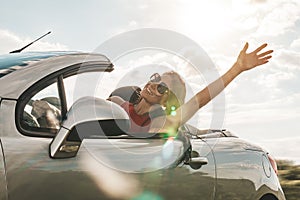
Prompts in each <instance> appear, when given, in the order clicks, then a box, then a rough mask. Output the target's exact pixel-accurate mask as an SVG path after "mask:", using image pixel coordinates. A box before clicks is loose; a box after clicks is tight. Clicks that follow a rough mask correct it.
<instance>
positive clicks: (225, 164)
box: [206, 137, 281, 200]
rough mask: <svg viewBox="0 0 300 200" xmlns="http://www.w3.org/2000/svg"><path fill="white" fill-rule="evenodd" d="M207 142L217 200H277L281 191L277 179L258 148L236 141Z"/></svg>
mask: <svg viewBox="0 0 300 200" xmlns="http://www.w3.org/2000/svg"><path fill="white" fill-rule="evenodd" d="M206 140H207V142H208V143H209V144H210V145H211V146H212V149H213V152H214V156H215V159H216V166H217V169H216V170H217V193H216V199H222V200H223V199H228V200H229V199H235V198H238V199H259V198H261V197H262V196H263V195H264V194H266V193H270V194H273V195H274V196H278V192H280V189H281V188H280V184H279V181H278V178H277V175H276V174H275V172H274V170H273V169H272V167H271V164H270V162H269V161H268V160H266V159H265V158H266V156H267V155H266V153H265V151H263V149H262V148H261V147H259V146H256V145H254V144H251V143H250V142H248V141H245V140H242V139H240V138H236V137H231V138H230V137H221V138H214V139H212V138H210V139H206ZM263 162H266V163H265V165H263ZM264 167H267V169H264ZM266 170H269V172H268V173H269V174H268V176H267V173H266ZM274 183H275V184H274ZM235 188H239V189H238V190H236V189H235ZM228 191H231V192H230V193H228Z"/></svg>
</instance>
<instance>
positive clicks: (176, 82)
mask: <svg viewBox="0 0 300 200" xmlns="http://www.w3.org/2000/svg"><path fill="white" fill-rule="evenodd" d="M162 75H163V76H170V77H171V80H172V81H171V85H170V86H169V87H170V88H169V90H170V91H169V94H168V95H169V96H168V99H167V101H166V104H165V107H166V113H167V114H171V112H172V110H174V109H177V108H179V107H180V106H181V105H182V104H183V103H184V100H185V95H186V87H185V83H184V81H183V79H182V78H181V77H180V75H179V74H178V73H177V72H174V71H169V72H165V73H163V74H162Z"/></svg>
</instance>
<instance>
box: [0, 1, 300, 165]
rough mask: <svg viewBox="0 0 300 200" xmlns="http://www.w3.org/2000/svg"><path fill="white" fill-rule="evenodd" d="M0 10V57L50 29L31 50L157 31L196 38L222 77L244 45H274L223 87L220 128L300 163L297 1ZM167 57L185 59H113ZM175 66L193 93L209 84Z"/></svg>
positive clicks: (13, 4) (38, 5)
mask: <svg viewBox="0 0 300 200" xmlns="http://www.w3.org/2000/svg"><path fill="white" fill-rule="evenodd" d="M0 13H1V14H0V41H1V45H0V53H1V54H6V53H8V52H10V51H12V50H15V49H18V48H20V47H22V46H24V45H26V44H28V43H29V42H31V41H33V40H34V39H36V38H38V37H39V36H41V35H43V34H45V33H47V32H48V31H52V33H51V34H50V35H48V36H47V37H45V38H43V39H42V40H41V41H39V42H37V43H35V44H33V45H32V46H30V47H29V48H28V49H26V51H48V50H71V51H86V52H93V51H95V50H96V49H97V48H98V47H99V45H101V44H103V43H104V42H105V41H107V40H109V39H111V38H112V37H114V36H116V35H118V34H122V33H126V32H128V31H133V30H138V29H143V28H154V29H164V30H169V31H173V32H176V33H178V34H181V35H184V36H185V37H187V38H189V39H190V40H192V41H194V42H196V43H197V44H198V45H199V46H200V47H201V48H202V49H203V50H204V51H205V52H206V53H207V54H208V56H209V58H210V59H211V60H212V62H213V63H214V65H215V68H216V69H217V71H218V73H219V74H223V73H224V72H226V70H228V69H229V68H230V67H231V66H232V64H233V63H234V61H235V59H236V57H237V55H238V53H239V51H240V50H241V49H242V47H243V45H244V44H245V42H249V44H250V46H249V50H250V51H251V50H254V49H255V48H256V47H258V46H259V45H260V44H263V43H268V49H273V50H274V53H273V58H272V59H271V61H270V62H269V63H268V64H266V65H264V66H262V67H259V68H258V69H254V70H251V71H249V72H245V73H243V74H241V75H240V76H239V77H238V78H237V79H235V80H234V81H233V82H232V83H231V84H230V85H229V86H228V87H227V88H226V90H225V92H224V98H225V100H224V101H223V102H224V105H225V106H224V111H222V112H224V113H225V114H224V118H223V121H222V128H226V129H228V130H230V131H232V132H233V133H235V134H237V135H239V136H240V137H241V138H244V139H246V140H249V141H251V142H254V143H256V144H259V145H261V146H263V147H264V148H265V149H267V150H268V151H270V152H271V154H273V156H274V157H275V158H277V159H289V160H293V161H295V162H296V163H297V164H300V156H299V155H300V154H299V152H300V146H299V144H300V135H299V133H300V123H299V120H300V103H299V102H300V1H299V0H210V1H202V0H188V1H187V0H165V1H159V0H152V1H142V0H130V1H129V0H110V1H103V0H86V1H79V0H72V1H71V0H65V1H61V0H51V1H46V0H39V1H34V0H27V1H22V0H15V1H7V0H2V1H1V7H0ZM174 42H176V41H174ZM147 53H148V54H147ZM137 58H138V59H137ZM168 59H169V60H172V59H173V64H174V63H182V61H178V58H177V60H176V58H174V56H172V55H171V56H170V55H169V54H168V53H166V52H161V51H154V52H150V51H143V52H142V53H141V52H140V54H139V53H136V54H135V56H132V58H131V59H130V56H128V57H127V60H126V62H125V61H122V59H119V60H117V61H116V63H114V64H115V66H116V67H117V66H118V64H119V63H121V64H122V65H125V64H124V63H127V64H126V65H132V66H134V65H139V66H141V65H146V64H149V63H151V62H155V63H159V64H166V62H167V61H166V60H168ZM174 59H175V61H174ZM163 60H165V61H163ZM179 60H180V59H179ZM177 69H178V70H179V71H181V72H182V74H183V75H184V79H185V81H187V82H188V84H187V85H188V86H189V87H190V88H191V90H200V89H201V88H203V87H204V86H205V85H206V84H207V83H206V82H205V81H203V77H202V78H201V75H199V76H200V78H199V77H198V78H197V77H194V76H193V70H186V68H181V67H180V66H179V67H178V68H177ZM199 80H200V81H199ZM198 81H199V82H198ZM214 112H215V111H213V105H211V104H209V105H207V107H205V108H203V109H202V110H201V111H200V112H199V114H198V115H197V117H198V118H197V120H195V121H196V124H197V125H199V126H200V127H201V128H202V127H203V128H205V127H206V126H209V125H210V123H211V122H210V120H209V119H211V115H213V114H214Z"/></svg>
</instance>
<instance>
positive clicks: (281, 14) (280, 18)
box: [256, 1, 300, 36]
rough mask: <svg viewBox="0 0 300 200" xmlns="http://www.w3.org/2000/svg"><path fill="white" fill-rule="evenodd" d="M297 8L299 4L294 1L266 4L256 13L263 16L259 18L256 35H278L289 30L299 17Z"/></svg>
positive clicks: (299, 8) (298, 8) (299, 6)
mask: <svg viewBox="0 0 300 200" xmlns="http://www.w3.org/2000/svg"><path fill="white" fill-rule="evenodd" d="M272 4H273V5H272ZM299 10H300V4H299V3H298V2H296V1H294V2H293V1H287V2H284V3H283V2H274V3H270V4H266V6H265V7H264V9H263V10H262V11H263V12H260V13H258V14H260V15H264V16H263V18H262V20H260V23H259V27H258V29H257V31H256V36H278V35H283V34H286V33H287V32H289V31H291V29H292V28H293V27H295V25H296V22H297V21H299V19H300V13H299ZM260 15H257V16H258V17H259V16H260Z"/></svg>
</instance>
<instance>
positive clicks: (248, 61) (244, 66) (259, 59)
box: [236, 42, 273, 72]
mask: <svg viewBox="0 0 300 200" xmlns="http://www.w3.org/2000/svg"><path fill="white" fill-rule="evenodd" d="M248 46H249V44H248V42H247V43H246V44H245V46H244V48H243V49H242V51H241V52H240V54H239V56H238V58H237V61H236V63H237V68H238V69H239V70H240V71H241V72H243V71H246V70H249V69H252V68H254V67H257V66H259V65H263V64H266V63H267V62H269V59H270V58H272V56H271V55H270V54H271V53H272V52H273V50H269V51H265V52H261V51H262V50H263V49H264V48H265V47H266V46H267V44H263V45H261V46H260V47H258V48H257V49H255V50H254V51H253V52H250V53H246V51H247V49H248Z"/></svg>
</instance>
